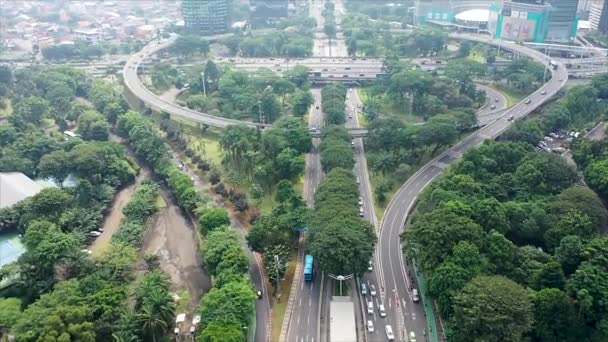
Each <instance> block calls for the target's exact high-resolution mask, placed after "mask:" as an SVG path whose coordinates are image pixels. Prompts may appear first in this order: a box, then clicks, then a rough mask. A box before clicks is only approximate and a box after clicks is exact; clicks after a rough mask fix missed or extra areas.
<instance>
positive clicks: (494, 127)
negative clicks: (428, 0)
mask: <svg viewBox="0 0 608 342" xmlns="http://www.w3.org/2000/svg"><path fill="white" fill-rule="evenodd" d="M452 36H455V35H452ZM456 37H459V38H464V39H470V40H476V41H482V42H486V43H491V44H500V45H501V46H502V47H503V48H506V49H509V50H515V51H516V52H518V53H520V54H522V55H527V56H529V57H531V58H533V59H536V60H537V61H539V62H541V63H543V64H546V60H547V57H546V56H544V55H543V54H541V53H539V52H537V51H534V50H531V49H528V48H525V47H523V46H520V45H516V44H509V43H500V42H495V41H490V40H489V39H488V38H487V37H480V36H470V35H466V36H465V35H458V36H456ZM552 73H553V77H552V78H551V80H550V81H549V82H548V83H546V84H545V85H543V87H541V88H540V89H538V90H537V91H536V92H534V93H533V94H532V95H530V96H528V97H527V99H530V101H531V102H530V104H525V103H524V102H525V100H524V101H522V102H520V103H518V104H517V105H515V106H513V107H512V108H510V109H509V110H507V111H505V112H504V113H503V114H502V115H501V116H500V117H498V118H496V119H494V120H493V121H491V122H489V123H488V124H487V125H486V126H485V127H483V128H481V129H479V130H478V131H476V132H475V133H473V134H471V135H469V136H468V137H467V138H465V139H463V140H461V141H460V142H459V143H457V144H456V145H454V146H453V147H452V148H450V149H448V150H446V151H445V152H443V153H441V154H440V155H439V156H437V157H436V158H434V159H433V160H432V161H430V162H429V163H427V164H426V165H424V166H423V167H421V168H420V169H419V170H418V171H417V172H416V173H415V174H414V175H413V176H412V177H410V178H409V179H408V180H407V182H406V183H405V184H404V185H403V186H402V187H401V188H400V189H399V190H398V191H397V193H396V194H395V196H394V197H393V198H392V199H391V201H390V203H389V205H388V207H387V209H386V211H385V213H384V217H383V219H382V222H381V227H380V237H379V243H378V248H377V251H378V254H377V260H376V262H377V265H378V267H376V269H379V270H380V271H381V275H380V279H381V286H383V287H384V289H385V294H386V295H387V297H388V298H389V300H392V302H393V305H392V307H391V308H390V309H388V308H387V310H389V312H390V313H389V314H388V315H390V316H392V317H397V319H398V320H399V321H402V320H403V321H404V322H405V324H404V325H398V326H397V327H398V328H399V330H398V333H397V334H396V335H397V337H398V340H399V341H405V336H407V334H409V331H414V332H415V333H416V336H417V337H418V338H421V337H422V333H423V330H424V329H426V326H427V325H426V322H425V321H424V320H425V318H424V317H423V316H421V313H422V312H423V311H421V309H420V308H421V306H422V305H421V304H414V303H413V302H412V298H411V291H410V289H409V285H410V283H411V280H410V277H409V276H408V274H412V275H413V274H414V271H413V270H412V269H410V263H409V262H406V260H404V256H403V254H402V250H401V242H400V237H399V236H400V234H401V232H402V231H403V229H404V224H405V222H406V220H407V218H408V215H409V213H410V211H411V209H412V208H413V206H414V204H415V202H416V200H417V198H418V194H419V193H420V192H421V191H422V190H423V189H424V188H425V187H426V186H427V185H428V184H430V183H431V182H432V181H433V180H434V179H436V178H437V177H438V176H439V175H441V173H442V172H443V170H444V169H445V168H447V167H448V166H449V165H451V164H452V163H454V162H456V161H457V160H458V159H459V158H460V157H461V156H462V154H463V153H465V152H466V151H468V150H469V149H471V148H474V147H476V146H479V145H480V144H482V143H483V141H484V140H486V139H494V138H496V137H497V136H498V135H500V134H501V133H502V132H504V131H505V130H506V129H507V128H508V127H509V126H510V125H511V124H512V122H513V121H514V120H517V119H520V118H523V117H525V116H526V115H528V114H529V113H531V112H532V111H534V110H535V109H537V108H538V107H539V106H541V105H542V104H543V103H545V102H546V101H548V100H549V99H550V98H551V97H552V96H554V95H556V94H557V93H558V92H559V90H560V89H561V88H562V87H563V86H564V84H565V83H566V81H567V80H568V73H567V70H566V68H565V67H564V66H563V65H561V64H560V65H559V67H558V69H557V70H555V71H554V72H552ZM541 92H546V94H545V95H542V94H541ZM511 116H512V117H513V119H514V120H513V121H511V120H509V118H510V117H511ZM398 323H399V322H397V324H398ZM393 328H395V327H393ZM427 333H431V332H427ZM432 333H435V332H432Z"/></svg>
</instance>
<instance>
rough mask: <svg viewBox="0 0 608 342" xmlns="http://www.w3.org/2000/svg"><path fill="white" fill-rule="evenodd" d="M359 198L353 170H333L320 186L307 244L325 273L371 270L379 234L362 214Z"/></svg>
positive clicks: (360, 273)
mask: <svg viewBox="0 0 608 342" xmlns="http://www.w3.org/2000/svg"><path fill="white" fill-rule="evenodd" d="M358 197H359V191H358V187H357V183H356V182H355V177H354V175H353V173H352V171H350V170H345V169H342V168H334V169H333V170H331V171H329V172H328V173H327V176H326V177H325V179H323V181H321V184H320V185H319V187H318V188H317V191H316V193H315V211H314V214H313V215H311V216H312V218H311V220H310V221H311V222H310V231H309V233H308V234H309V236H308V239H307V247H308V249H309V253H310V254H311V255H312V256H313V257H314V258H315V259H316V262H317V263H318V264H319V267H320V268H321V269H322V270H323V271H324V272H328V273H333V274H343V275H347V274H351V273H354V274H356V275H362V274H363V273H364V272H365V271H366V270H367V266H368V262H369V260H371V258H372V255H373V252H374V246H375V244H376V234H375V233H374V230H373V227H372V226H371V224H369V223H368V222H366V221H363V220H362V219H360V218H359V217H358V213H357V207H358V204H357V202H358Z"/></svg>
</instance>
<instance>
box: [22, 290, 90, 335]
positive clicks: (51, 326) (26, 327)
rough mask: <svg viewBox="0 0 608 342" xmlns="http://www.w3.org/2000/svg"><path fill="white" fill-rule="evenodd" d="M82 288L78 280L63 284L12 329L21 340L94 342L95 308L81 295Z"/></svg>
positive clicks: (28, 310)
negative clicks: (79, 290)
mask: <svg viewBox="0 0 608 342" xmlns="http://www.w3.org/2000/svg"><path fill="white" fill-rule="evenodd" d="M78 285H79V283H78V281H76V280H67V281H63V282H60V283H59V284H57V285H56V286H55V289H54V290H53V292H51V293H48V294H44V295H42V296H41V297H40V299H38V300H37V301H36V302H35V303H33V304H31V305H30V306H28V307H27V309H26V310H25V311H24V312H23V315H21V317H20V318H19V319H18V320H17V322H16V323H15V325H14V326H13V329H12V332H13V333H14V334H15V337H16V338H17V340H19V341H32V342H33V341H46V340H49V341H52V340H59V341H83V342H94V341H95V330H94V327H95V326H94V323H93V322H91V321H90V320H89V317H90V315H91V314H92V312H91V307H90V306H89V305H88V304H89V303H87V301H86V298H85V297H83V296H81V295H80V294H79V293H78Z"/></svg>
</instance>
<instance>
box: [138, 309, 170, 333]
mask: <svg viewBox="0 0 608 342" xmlns="http://www.w3.org/2000/svg"><path fill="white" fill-rule="evenodd" d="M137 319H138V321H139V325H140V327H141V330H142V332H143V334H144V336H146V337H151V338H152V341H153V342H156V337H157V336H159V335H162V334H163V333H164V332H165V331H166V330H167V329H168V326H167V322H166V321H164V320H163V319H162V318H161V317H160V316H159V315H157V313H156V312H155V310H154V307H153V306H152V305H145V306H144V307H143V308H142V310H141V311H140V312H139V314H138V315H137Z"/></svg>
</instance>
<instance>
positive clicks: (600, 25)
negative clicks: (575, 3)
mask: <svg viewBox="0 0 608 342" xmlns="http://www.w3.org/2000/svg"><path fill="white" fill-rule="evenodd" d="M589 22H590V23H591V29H592V30H597V31H601V32H604V33H608V1H607V0H591V5H590V7H589Z"/></svg>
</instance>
